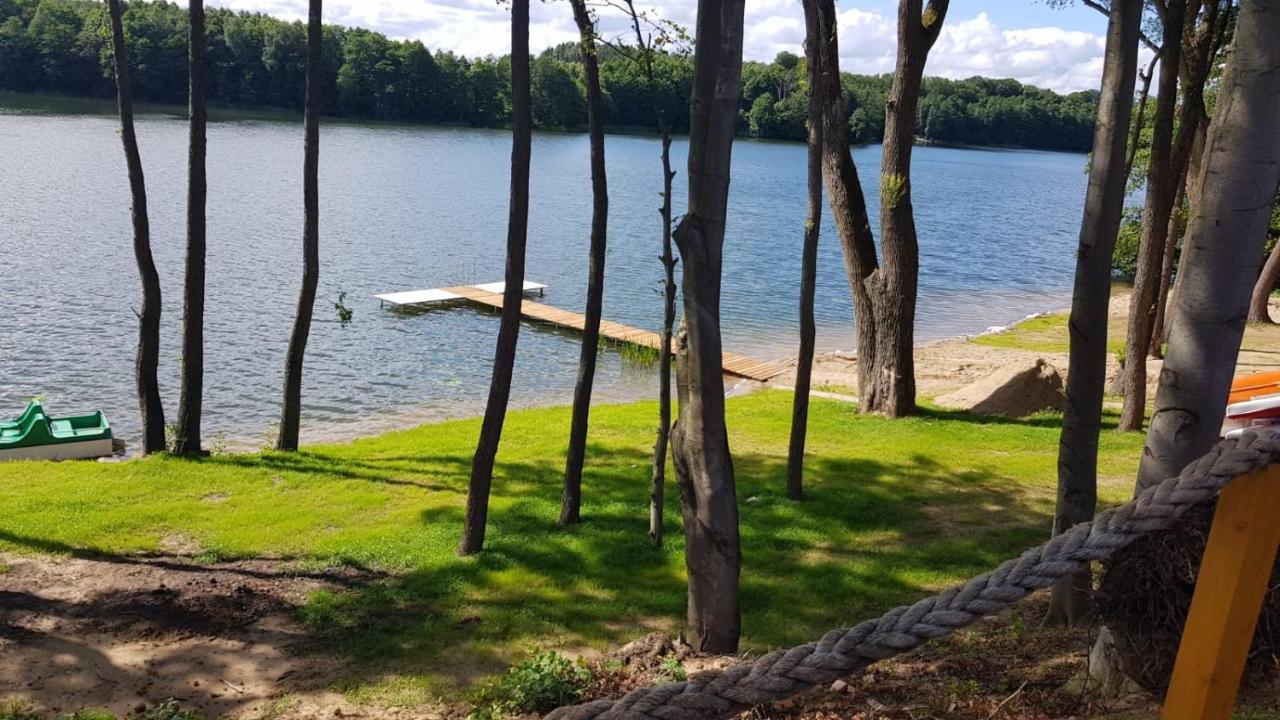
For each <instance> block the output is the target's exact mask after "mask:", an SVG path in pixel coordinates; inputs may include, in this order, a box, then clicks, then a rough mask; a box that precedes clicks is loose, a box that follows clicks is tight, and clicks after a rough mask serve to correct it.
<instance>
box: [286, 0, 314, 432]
mask: <svg viewBox="0 0 1280 720" xmlns="http://www.w3.org/2000/svg"><path fill="white" fill-rule="evenodd" d="M321 4H322V2H321V0H311V4H310V11H309V12H308V15H307V88H306V100H305V109H304V113H303V118H302V127H303V135H304V138H303V160H302V199H303V211H304V217H303V223H302V289H301V290H300V291H299V293H298V314H297V316H296V317H294V320H293V333H292V334H291V335H290V336H289V349H288V354H287V355H286V356H285V363H284V405H283V407H282V408H281V410H280V434H279V435H278V436H277V438H276V449H277V450H288V451H296V450H297V449H298V426H299V423H300V417H301V414H302V360H303V357H304V356H305V355H306V352H307V338H308V337H309V336H310V334H311V314H312V312H313V311H314V310H315V305H316V286H317V285H318V284H319V282H320V83H321V82H322V81H323V79H322V73H323V71H324V68H323V67H322V63H323V52H324V35H323V33H324V29H323V26H322V19H321V18H322V8H321Z"/></svg>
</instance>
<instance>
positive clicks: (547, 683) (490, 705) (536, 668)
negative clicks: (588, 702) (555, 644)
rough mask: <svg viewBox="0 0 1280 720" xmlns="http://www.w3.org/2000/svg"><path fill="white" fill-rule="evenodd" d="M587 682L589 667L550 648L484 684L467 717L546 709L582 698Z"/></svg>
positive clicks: (477, 718) (481, 719) (484, 718)
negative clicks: (576, 662)
mask: <svg viewBox="0 0 1280 720" xmlns="http://www.w3.org/2000/svg"><path fill="white" fill-rule="evenodd" d="M590 684H591V671H590V670H588V669H587V668H585V667H583V666H582V665H579V664H575V663H574V662H573V661H572V660H570V659H569V658H567V657H565V656H563V655H561V654H560V653H557V652H555V651H550V650H549V651H547V652H543V653H538V654H536V655H534V656H533V657H532V658H530V659H528V660H525V661H524V662H522V663H519V664H517V665H516V666H515V667H513V668H511V669H510V670H508V671H507V674H506V675H502V676H500V677H498V678H496V679H494V680H492V681H490V682H489V683H487V684H486V685H484V686H483V687H482V688H481V689H480V692H479V693H478V696H477V698H476V703H475V707H474V708H473V710H472V711H471V714H470V715H469V716H468V717H469V718H471V720H488V719H489V718H498V717H503V716H506V715H510V714H517V713H539V714H541V713H545V712H549V711H551V710H554V709H556V708H558V707H560V706H561V705H569V704H572V703H575V702H577V701H578V700H581V699H582V695H583V693H585V692H586V691H587V686H588V685H590Z"/></svg>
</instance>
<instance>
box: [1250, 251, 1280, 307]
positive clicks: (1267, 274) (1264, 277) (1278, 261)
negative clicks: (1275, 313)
mask: <svg viewBox="0 0 1280 720" xmlns="http://www.w3.org/2000/svg"><path fill="white" fill-rule="evenodd" d="M1277 279H1280V242H1277V243H1276V246H1275V247H1274V248H1272V249H1271V254H1270V255H1268V256H1267V262H1266V264H1265V265H1263V266H1262V272H1261V273H1259V274H1258V281H1257V282H1256V283H1254V285H1253V293H1252V294H1251V295H1250V297H1249V322H1251V323H1267V324H1269V325H1274V324H1275V320H1272V319H1271V312H1270V311H1269V310H1267V301H1268V300H1270V299H1271V291H1272V290H1274V289H1275V287H1276V280H1277Z"/></svg>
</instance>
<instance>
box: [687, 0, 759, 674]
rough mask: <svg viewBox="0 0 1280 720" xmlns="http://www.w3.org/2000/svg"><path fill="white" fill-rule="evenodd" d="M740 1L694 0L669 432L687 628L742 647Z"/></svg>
mask: <svg viewBox="0 0 1280 720" xmlns="http://www.w3.org/2000/svg"><path fill="white" fill-rule="evenodd" d="M744 10H745V2H744V0H698V22H697V39H696V46H695V50H694V56H693V93H692V97H691V100H690V129H689V203H688V212H687V213H686V214H685V216H684V218H683V219H682V220H681V221H680V225H679V226H678V227H677V228H676V230H675V232H674V234H673V236H674V239H675V243H676V247H677V248H679V250H680V258H681V260H682V262H683V264H684V273H683V276H682V289H683V292H682V293H681V296H682V298H683V300H684V323H683V326H682V328H681V331H680V338H679V340H678V341H677V348H678V355H677V357H678V360H677V366H676V368H677V383H676V385H677V394H678V398H679V402H680V418H679V420H677V421H676V424H675V428H674V430H673V431H672V433H671V449H672V455H673V458H674V460H675V470H676V479H677V481H678V483H679V485H680V493H681V499H682V501H683V502H682V506H683V512H684V531H685V548H686V550H685V564H686V566H687V568H688V575H689V596H688V609H687V625H688V627H687V633H688V636H689V639H690V642H691V643H692V644H693V646H694V648H695V649H697V650H698V651H700V652H709V653H732V652H735V651H736V650H737V648H738V637H739V634H740V631H741V624H742V620H741V613H740V610H739V604H738V575H739V572H740V570H741V565H742V555H741V548H740V546H739V540H738V500H737V494H736V490H735V487H734V474H733V459H732V457H731V455H730V453H729V434H728V429H727V428H726V427H725V416H724V410H725V403H724V376H723V375H722V370H721V339H720V281H721V269H722V262H723V251H724V231H725V218H726V214H727V211H728V201H729V167H730V161H731V156H732V150H733V135H734V125H735V123H736V121H737V118H738V98H739V95H740V92H741V87H742V36H743V14H744Z"/></svg>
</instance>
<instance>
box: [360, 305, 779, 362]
mask: <svg viewBox="0 0 1280 720" xmlns="http://www.w3.org/2000/svg"><path fill="white" fill-rule="evenodd" d="M545 287H546V286H545V285H541V284H539V283H530V282H526V283H525V286H524V290H525V292H526V293H529V292H534V291H536V292H539V293H541V292H542V290H543V288H545ZM502 288H503V284H502V283H500V282H499V283H485V284H483V285H458V286H455V287H447V288H435V289H432V290H413V291H409V292H403V293H389V294H385V295H376V296H375V297H377V298H378V299H379V300H381V301H382V302H384V303H391V304H392V305H393V306H400V305H410V306H416V305H428V304H435V303H443V302H457V301H466V302H469V303H474V304H476V305H482V306H485V307H491V308H496V309H499V310H501V309H502ZM520 314H521V315H522V316H523V317H524V318H525V319H527V320H532V321H534V322H540V323H545V324H547V325H555V326H556V327H562V328H568V329H571V330H577V331H578V332H582V330H583V329H584V328H585V326H586V323H587V318H586V316H585V315H583V314H581V313H576V312H570V311H568V310H561V309H560V308H557V307H552V306H550V305H546V304H543V303H540V302H533V301H531V300H529V299H527V298H526V299H525V300H524V301H523V302H521V304H520ZM600 334H601V335H602V336H603V337H606V338H608V339H609V340H612V341H614V342H618V343H626V344H629V345H638V346H640V347H647V348H652V349H654V350H661V349H662V336H661V335H659V334H658V333H655V332H651V331H649V330H641V329H640V328H634V327H631V326H630V325H623V324H622V323H616V322H611V321H609V320H601V321H600ZM721 367H722V368H723V369H724V372H725V374H727V375H733V376H735V377H741V378H746V379H748V380H755V381H757V382H765V381H767V380H770V379H772V378H774V377H777V376H778V375H781V374H782V373H783V372H785V370H786V368H785V367H782V366H781V365H779V364H777V363H772V362H766V361H764V360H757V359H755V358H749V357H746V356H745V355H738V354H736V353H730V352H726V353H724V356H723V359H722V360H721Z"/></svg>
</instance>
